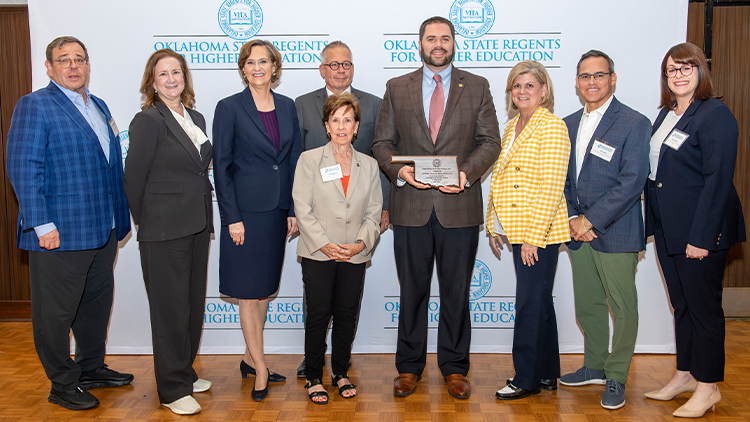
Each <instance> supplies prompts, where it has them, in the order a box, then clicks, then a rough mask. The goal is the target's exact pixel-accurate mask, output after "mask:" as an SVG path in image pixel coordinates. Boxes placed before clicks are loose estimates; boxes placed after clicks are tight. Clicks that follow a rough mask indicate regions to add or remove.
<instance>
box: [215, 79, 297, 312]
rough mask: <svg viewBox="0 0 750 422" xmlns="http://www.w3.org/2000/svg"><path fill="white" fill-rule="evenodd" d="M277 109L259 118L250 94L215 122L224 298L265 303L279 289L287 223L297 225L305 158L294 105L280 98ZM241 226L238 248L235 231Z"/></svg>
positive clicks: (227, 103)
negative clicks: (296, 198)
mask: <svg viewBox="0 0 750 422" xmlns="http://www.w3.org/2000/svg"><path fill="white" fill-rule="evenodd" d="M273 95H274V103H275V106H276V109H275V110H273V111H270V112H260V111H258V110H257V109H256V108H255V104H254V101H253V99H252V94H251V92H250V91H249V90H248V89H245V90H244V91H243V92H241V93H239V94H236V95H234V96H231V97H228V98H225V99H224V100H221V101H220V102H219V104H217V107H216V113H215V114H214V124H213V131H214V152H215V153H214V177H215V181H216V192H217V199H218V202H219V211H220V214H221V219H222V227H221V234H220V236H221V237H220V240H219V248H220V257H219V291H220V292H221V293H222V294H224V295H227V296H231V297H236V298H239V299H261V298H265V297H268V296H270V295H272V294H273V293H275V292H276V291H277V290H278V288H279V281H280V278H281V268H282V265H283V262H284V251H285V246H286V242H285V240H286V233H287V218H288V217H294V210H293V206H292V202H291V183H292V180H293V179H294V169H295V168H296V164H297V159H298V158H299V154H300V151H301V141H300V135H299V124H298V122H297V114H296V109H295V108H294V103H293V102H292V100H291V99H289V98H287V97H284V96H282V95H279V94H276V93H273ZM240 221H241V222H242V223H243V225H244V227H245V242H244V244H243V245H235V244H234V242H233V241H232V237H231V236H230V235H229V225H230V224H233V223H236V222H240Z"/></svg>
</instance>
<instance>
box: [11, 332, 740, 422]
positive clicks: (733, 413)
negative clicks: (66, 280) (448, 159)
mask: <svg viewBox="0 0 750 422" xmlns="http://www.w3.org/2000/svg"><path fill="white" fill-rule="evenodd" d="M726 345H727V356H726V357H727V359H726V376H725V381H724V382H723V383H721V384H719V386H720V388H721V394H722V396H723V401H722V402H721V403H720V404H719V405H718V406H717V407H716V412H711V411H709V412H708V413H707V414H706V416H705V417H704V420H707V421H722V422H730V421H731V422H739V421H750V321H728V322H727V340H726ZM471 358H472V365H471V372H470V373H469V376H468V378H469V380H470V381H471V383H472V387H473V392H472V395H471V397H470V398H469V399H468V400H457V399H454V398H452V397H451V396H450V395H449V394H448V392H447V389H446V387H445V382H444V381H443V379H442V377H441V376H440V372H439V370H438V368H437V363H436V358H435V355H434V354H430V355H428V361H427V369H426V370H425V373H424V374H423V377H422V381H420V382H419V384H418V387H417V391H416V393H414V394H412V395H411V396H409V397H405V398H398V397H394V396H393V393H392V381H393V378H394V377H395V376H396V375H397V374H396V369H395V367H394V364H393V355H355V356H353V362H354V365H353V367H352V370H351V371H350V372H349V374H350V376H351V377H352V380H353V382H354V383H356V384H358V385H359V388H358V390H359V395H358V396H357V397H356V398H354V399H348V400H345V399H343V398H341V397H339V396H338V394H336V390H335V389H334V388H333V387H331V386H330V373H329V372H328V371H326V372H325V377H327V379H326V380H325V381H324V383H325V384H326V385H327V389H328V392H329V394H330V395H331V402H330V403H329V404H328V405H327V406H319V405H315V404H313V403H311V402H310V401H309V400H308V398H307V394H306V390H305V389H304V388H303V387H302V386H303V384H304V381H303V380H298V379H297V378H295V377H294V375H295V373H296V368H297V365H298V364H299V362H300V360H301V356H300V355H271V356H268V361H269V365H270V367H271V368H272V369H273V370H274V371H277V372H280V373H282V374H284V375H286V376H287V377H288V378H287V379H288V381H287V382H286V383H282V384H271V387H270V393H269V396H268V398H267V399H266V400H264V401H263V402H260V403H256V402H254V401H253V400H252V398H251V397H250V391H251V390H252V388H253V378H252V377H251V378H249V379H246V380H242V379H241V378H240V374H239V361H240V357H239V356H225V355H222V356H215V355H203V356H199V357H198V359H197V360H196V365H195V367H196V370H197V371H198V373H199V374H200V376H201V377H202V378H206V379H209V380H211V381H213V383H214V385H213V388H212V389H211V390H210V391H209V392H206V393H200V394H195V398H196V399H197V400H198V402H199V403H200V405H201V407H202V408H203V411H202V412H201V413H200V414H198V415H195V416H177V415H174V414H172V412H170V411H169V410H167V409H165V408H163V407H161V406H160V405H159V401H158V398H157V395H156V384H155V381H154V374H153V361H152V358H151V356H108V357H107V364H109V365H110V366H111V367H112V368H114V369H117V370H120V371H126V372H131V373H133V374H134V375H135V381H134V382H133V384H132V385H129V386H125V387H120V388H112V389H105V388H98V389H93V390H91V392H92V393H93V394H94V395H95V396H97V397H98V398H99V400H100V401H101V405H100V406H99V407H97V408H95V409H92V410H88V411H78V412H76V411H70V410H66V409H64V408H62V407H60V406H57V405H53V404H51V403H48V402H47V394H48V392H49V388H50V384H49V381H48V380H47V378H46V377H45V375H44V371H43V370H42V367H41V365H40V364H39V361H38V359H37V356H36V353H35V351H34V344H33V340H32V334H31V323H24V322H4V323H0V422H10V421H108V422H110V421H111V422H114V421H173V420H178V419H184V420H191V421H321V422H322V421H383V422H385V421H434V422H437V421H446V422H448V421H484V422H511V421H539V422H547V421H550V422H551V421H560V422H574V421H575V422H577V421H581V422H583V421H586V422H597V421H653V422H656V421H669V420H672V421H674V420H675V418H673V417H672V416H671V414H672V412H673V411H674V410H675V409H677V407H679V406H681V405H682V404H683V403H685V401H687V399H688V398H689V396H690V395H689V394H684V395H682V396H679V397H678V398H677V399H676V400H673V401H669V402H657V401H651V400H646V399H644V398H643V393H644V392H646V391H649V390H653V389H656V388H657V387H659V386H661V385H662V384H663V383H665V382H666V381H668V380H669V379H670V377H671V376H672V374H673V371H674V356H672V355H636V356H635V358H634V361H633V364H632V366H631V369H630V379H629V380H628V383H627V391H626V395H625V397H626V405H625V407H624V408H622V409H620V410H615V411H608V410H605V409H603V408H602V407H601V406H600V405H599V401H600V399H601V393H602V391H603V387H602V386H585V387H577V388H569V387H561V388H559V389H558V390H557V391H554V392H548V391H542V393H541V394H539V395H536V396H532V397H530V398H525V399H522V400H517V401H512V402H501V401H499V400H496V399H495V398H494V393H495V391H496V390H497V389H498V387H499V386H500V385H501V384H502V383H504V382H505V379H506V377H508V376H512V375H513V364H512V360H511V357H510V355H490V354H474V355H472V357H471ZM582 360H583V359H582V356H581V355H563V356H562V357H561V363H562V370H563V373H565V372H569V371H573V370H575V369H578V368H579V367H580V366H581V364H582Z"/></svg>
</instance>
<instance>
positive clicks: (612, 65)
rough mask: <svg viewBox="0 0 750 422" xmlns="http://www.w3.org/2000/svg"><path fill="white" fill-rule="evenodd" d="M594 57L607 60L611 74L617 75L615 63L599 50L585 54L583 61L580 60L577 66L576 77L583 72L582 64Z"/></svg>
mask: <svg viewBox="0 0 750 422" xmlns="http://www.w3.org/2000/svg"><path fill="white" fill-rule="evenodd" d="M592 57H602V58H604V59H605V60H607V67H609V73H615V62H614V60H612V59H611V58H610V57H609V56H608V55H607V53H605V52H603V51H599V50H589V51H587V52H585V53H583V55H582V56H581V60H578V64H577V65H576V76H577V75H578V74H579V73H580V72H581V63H583V61H584V60H586V59H590V58H592Z"/></svg>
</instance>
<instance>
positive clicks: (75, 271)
mask: <svg viewBox="0 0 750 422" xmlns="http://www.w3.org/2000/svg"><path fill="white" fill-rule="evenodd" d="M116 255H117V240H116V239H115V232H114V230H112V233H111V234H110V236H109V240H108V241H107V243H106V244H105V245H104V246H103V247H101V248H98V249H89V250H83V251H66V252H55V251H50V252H29V275H30V278H31V321H32V325H33V329H34V346H35V347H36V353H37V355H38V356H39V360H40V361H41V362H42V366H43V367H44V372H46V374H47V378H49V380H50V381H51V382H52V387H53V388H54V389H56V390H60V391H64V390H70V389H72V388H75V387H78V385H79V381H78V379H79V378H80V376H81V372H82V371H90V370H93V369H96V368H99V367H101V366H104V355H105V352H106V340H107V326H108V325H109V315H110V312H111V311H112V295H113V291H114V282H115V279H114V274H113V269H114V263H115V256H116ZM71 329H72V330H73V337H75V340H76V355H75V360H73V359H71V358H70V331H71Z"/></svg>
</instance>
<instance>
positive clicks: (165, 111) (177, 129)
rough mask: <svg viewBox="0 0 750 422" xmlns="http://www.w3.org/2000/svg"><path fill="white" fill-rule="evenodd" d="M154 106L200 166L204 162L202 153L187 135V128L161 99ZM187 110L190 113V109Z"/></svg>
mask: <svg viewBox="0 0 750 422" xmlns="http://www.w3.org/2000/svg"><path fill="white" fill-rule="evenodd" d="M154 106H156V109H157V110H159V113H161V115H162V117H163V118H164V122H165V123H166V124H167V128H169V131H170V132H172V134H173V135H174V137H175V138H177V141H178V142H179V143H180V145H182V147H183V148H185V151H186V152H187V154H188V155H189V156H190V158H192V159H193V161H194V162H195V164H196V165H197V166H199V167H200V166H201V164H202V162H201V161H202V160H201V157H200V154H199V153H198V150H197V149H196V148H195V144H193V141H192V140H190V137H189V136H188V135H187V133H185V130H184V129H183V128H182V126H180V124H179V123H178V122H177V120H176V119H175V118H174V116H173V115H172V111H171V110H170V109H169V107H167V105H166V104H164V103H162V102H161V101H157V102H155V103H154ZM186 110H187V108H186ZM187 112H188V113H189V112H190V111H187Z"/></svg>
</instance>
